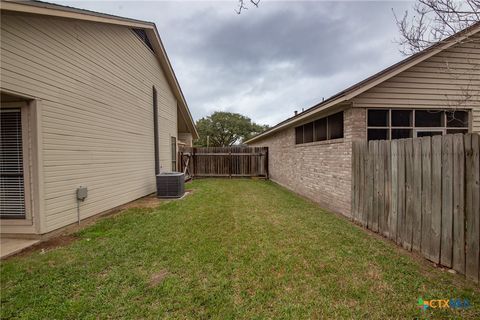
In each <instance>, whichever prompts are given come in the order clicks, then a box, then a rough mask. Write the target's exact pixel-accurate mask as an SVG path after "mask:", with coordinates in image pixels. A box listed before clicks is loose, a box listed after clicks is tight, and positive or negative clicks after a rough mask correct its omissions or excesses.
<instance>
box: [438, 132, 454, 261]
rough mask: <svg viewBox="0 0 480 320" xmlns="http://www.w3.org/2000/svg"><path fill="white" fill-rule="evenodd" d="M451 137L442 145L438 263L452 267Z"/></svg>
mask: <svg viewBox="0 0 480 320" xmlns="http://www.w3.org/2000/svg"><path fill="white" fill-rule="evenodd" d="M452 232H453V136H452V135H447V136H445V137H444V139H443V145H442V230H441V235H442V238H441V244H440V248H441V252H440V263H441V264H442V265H444V266H446V267H449V268H450V267H452V248H453V236H452Z"/></svg>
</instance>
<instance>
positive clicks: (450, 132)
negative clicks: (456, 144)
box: [447, 129, 468, 134]
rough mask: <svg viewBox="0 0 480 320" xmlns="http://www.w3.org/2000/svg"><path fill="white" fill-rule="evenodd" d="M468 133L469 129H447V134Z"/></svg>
mask: <svg viewBox="0 0 480 320" xmlns="http://www.w3.org/2000/svg"><path fill="white" fill-rule="evenodd" d="M454 133H468V129H447V134H454Z"/></svg>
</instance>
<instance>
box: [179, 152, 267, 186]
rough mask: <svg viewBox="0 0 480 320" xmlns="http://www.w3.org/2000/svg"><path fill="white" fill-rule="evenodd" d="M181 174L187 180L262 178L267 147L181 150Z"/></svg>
mask: <svg viewBox="0 0 480 320" xmlns="http://www.w3.org/2000/svg"><path fill="white" fill-rule="evenodd" d="M179 153H180V157H179V158H180V164H181V170H182V171H183V172H185V174H186V176H187V177H191V178H195V177H230V178H231V177H265V178H267V179H268V148H267V147H225V148H218V147H215V148H196V147H193V148H188V147H185V148H181V149H180V152H179Z"/></svg>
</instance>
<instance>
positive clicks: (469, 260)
mask: <svg viewBox="0 0 480 320" xmlns="http://www.w3.org/2000/svg"><path fill="white" fill-rule="evenodd" d="M352 148H353V150H352V151H353V152H352V217H353V219H354V220H355V221H357V222H358V223H360V224H362V225H363V226H365V227H366V228H368V229H371V230H373V231H375V232H378V233H380V234H382V235H383V236H385V237H388V238H390V239H392V240H393V241H395V242H396V243H397V244H398V245H400V246H403V247H404V248H405V249H407V250H415V251H418V252H420V253H421V254H422V255H423V256H424V257H426V258H427V259H429V260H431V261H433V262H435V263H438V264H441V265H443V266H446V267H448V268H452V269H454V270H456V271H457V272H459V273H461V274H465V275H466V276H467V278H470V279H473V280H474V281H476V282H478V280H479V272H480V271H479V265H480V254H479V252H480V249H479V248H480V244H479V243H480V205H479V203H480V187H479V183H480V182H479V180H480V177H479V176H480V160H479V136H478V134H466V135H462V134H455V135H445V136H434V137H432V138H430V137H425V138H414V139H401V140H392V141H385V140H381V141H369V142H368V143H367V141H354V143H353V146H352Z"/></svg>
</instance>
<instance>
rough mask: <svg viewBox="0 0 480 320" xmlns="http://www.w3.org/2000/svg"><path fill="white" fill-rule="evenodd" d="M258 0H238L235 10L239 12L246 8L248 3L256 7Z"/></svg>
mask: <svg viewBox="0 0 480 320" xmlns="http://www.w3.org/2000/svg"><path fill="white" fill-rule="evenodd" d="M259 3H260V0H238V8H237V10H235V12H236V13H237V14H241V13H242V11H243V10H248V4H252V5H254V6H255V7H256V8H258V4H259Z"/></svg>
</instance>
